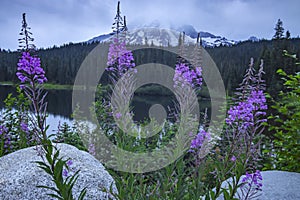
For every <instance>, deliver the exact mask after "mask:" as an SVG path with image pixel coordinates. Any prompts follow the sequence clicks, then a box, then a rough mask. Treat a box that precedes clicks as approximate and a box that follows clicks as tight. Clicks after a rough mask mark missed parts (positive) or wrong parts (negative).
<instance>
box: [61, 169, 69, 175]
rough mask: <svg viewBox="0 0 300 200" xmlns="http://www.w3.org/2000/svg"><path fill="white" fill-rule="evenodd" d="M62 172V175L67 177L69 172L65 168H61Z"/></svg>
mask: <svg viewBox="0 0 300 200" xmlns="http://www.w3.org/2000/svg"><path fill="white" fill-rule="evenodd" d="M62 174H63V176H65V177H67V176H68V175H69V172H68V170H67V169H63V171H62Z"/></svg>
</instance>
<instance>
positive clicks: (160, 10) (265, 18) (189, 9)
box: [0, 0, 300, 50]
mask: <svg viewBox="0 0 300 200" xmlns="http://www.w3.org/2000/svg"><path fill="white" fill-rule="evenodd" d="M116 5H117V0H77V1H75V0H43V1H41V0H30V1H24V0H2V1H1V2H0V30H1V32H0V38H1V40H0V48H6V49H8V48H10V49H13V50H15V49H16V48H17V46H18V44H17V39H18V33H19V31H20V28H21V16H22V13H23V12H26V13H27V20H28V23H29V25H30V26H31V27H32V31H33V33H34V37H35V40H36V45H37V46H38V47H50V46H53V45H61V44H64V43H68V42H80V41H85V40H88V39H90V38H92V37H94V36H97V35H100V34H103V33H108V32H109V31H110V30H111V24H112V22H113V18H114V16H115V12H116ZM299 7H300V3H299V1H298V0H287V1H273V0H202V1H199V0H186V1H179V0H151V1H141V0H121V12H122V15H126V16H127V19H128V24H129V25H130V24H131V25H144V24H147V23H150V22H152V21H154V20H159V21H160V22H161V23H162V24H163V25H166V24H173V25H182V24H192V25H193V26H194V27H195V28H196V29H197V30H198V31H208V32H211V33H213V34H216V35H221V36H225V37H227V38H229V39H235V40H244V39H247V38H249V36H251V35H255V36H257V37H260V38H271V37H272V35H273V34H274V26H275V23H276V21H277V19H278V18H281V19H282V21H283V25H284V28H285V29H286V30H289V31H290V32H291V33H292V36H298V35H299V33H300V26H299V22H298V19H300V14H299Z"/></svg>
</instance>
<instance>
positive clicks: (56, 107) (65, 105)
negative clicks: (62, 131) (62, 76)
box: [46, 90, 72, 118]
mask: <svg viewBox="0 0 300 200" xmlns="http://www.w3.org/2000/svg"><path fill="white" fill-rule="evenodd" d="M46 100H47V101H48V112H49V113H51V114H53V115H61V116H64V117H67V118H70V117H71V114H72V90H48V95H47V98H46Z"/></svg>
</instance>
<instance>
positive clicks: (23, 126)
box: [20, 122, 29, 133]
mask: <svg viewBox="0 0 300 200" xmlns="http://www.w3.org/2000/svg"><path fill="white" fill-rule="evenodd" d="M20 126H21V129H22V131H24V132H25V133H28V132H29V128H28V125H27V124H26V123H25V122H21V123H20Z"/></svg>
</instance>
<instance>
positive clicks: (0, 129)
mask: <svg viewBox="0 0 300 200" xmlns="http://www.w3.org/2000/svg"><path fill="white" fill-rule="evenodd" d="M6 132H7V128H6V127H5V126H4V125H0V135H2V134H3V135H4V134H5V133H6Z"/></svg>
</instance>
